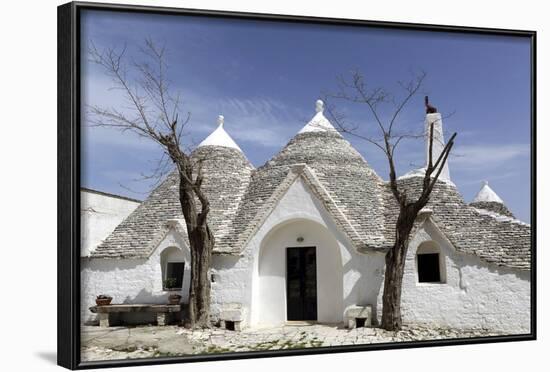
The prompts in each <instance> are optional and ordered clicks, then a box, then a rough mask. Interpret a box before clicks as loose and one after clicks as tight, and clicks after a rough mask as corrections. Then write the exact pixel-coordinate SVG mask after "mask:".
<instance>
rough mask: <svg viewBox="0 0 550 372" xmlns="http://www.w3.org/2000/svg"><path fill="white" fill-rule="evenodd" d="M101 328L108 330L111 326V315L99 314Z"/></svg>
mask: <svg viewBox="0 0 550 372" xmlns="http://www.w3.org/2000/svg"><path fill="white" fill-rule="evenodd" d="M99 326H100V327H103V328H108V327H109V326H110V324H109V313H99Z"/></svg>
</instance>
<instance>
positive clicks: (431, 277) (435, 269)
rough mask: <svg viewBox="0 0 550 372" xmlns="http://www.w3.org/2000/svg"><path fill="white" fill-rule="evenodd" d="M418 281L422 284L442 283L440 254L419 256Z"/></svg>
mask: <svg viewBox="0 0 550 372" xmlns="http://www.w3.org/2000/svg"><path fill="white" fill-rule="evenodd" d="M417 260H418V281H419V282H420V283H440V282H441V273H440V271H439V253H423V254H419V255H417Z"/></svg>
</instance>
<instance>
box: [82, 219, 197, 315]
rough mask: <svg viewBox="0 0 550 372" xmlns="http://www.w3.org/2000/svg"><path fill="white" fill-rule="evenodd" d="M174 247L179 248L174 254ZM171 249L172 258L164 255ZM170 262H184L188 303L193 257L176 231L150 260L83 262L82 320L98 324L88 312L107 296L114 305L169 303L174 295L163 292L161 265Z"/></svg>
mask: <svg viewBox="0 0 550 372" xmlns="http://www.w3.org/2000/svg"><path fill="white" fill-rule="evenodd" d="M171 247H177V248H178V250H179V254H177V253H176V254H175V253H174V252H173V250H172V249H169V248H171ZM167 249H169V250H168V251H170V256H169V257H164V256H163V255H162V253H163V252H164V251H165V250H167ZM165 258H168V259H173V260H174V261H184V262H185V272H184V276H183V288H182V290H181V292H180V294H181V295H182V302H187V300H188V295H189V282H190V280H189V279H190V272H189V269H190V254H189V249H188V248H187V247H186V245H185V243H184V241H183V239H182V238H181V236H180V234H179V233H178V232H176V231H174V229H170V231H169V232H168V233H167V234H166V236H165V237H164V239H163V240H162V242H161V243H160V244H159V246H158V247H157V249H155V251H153V253H152V254H151V256H150V257H149V258H148V259H101V258H82V259H81V274H80V278H81V301H80V303H81V320H82V321H83V322H84V323H87V322H95V321H96V315H95V314H93V313H91V312H90V311H89V308H90V306H93V305H95V297H96V296H97V295H99V294H106V295H109V296H111V297H113V301H112V302H113V303H156V304H162V303H167V302H168V295H169V294H170V293H173V292H169V291H165V290H164V289H163V283H162V281H163V277H162V273H163V269H162V266H161V263H164V262H165V261H166V260H165Z"/></svg>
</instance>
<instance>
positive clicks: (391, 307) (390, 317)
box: [382, 207, 416, 331]
mask: <svg viewBox="0 0 550 372" xmlns="http://www.w3.org/2000/svg"><path fill="white" fill-rule="evenodd" d="M415 217H416V211H415V209H414V208H413V207H409V208H406V209H403V208H402V209H401V211H400V213H399V216H398V219H397V224H396V235H395V243H394V245H393V247H392V248H391V249H390V250H389V251H388V253H386V257H385V258H386V273H385V275H384V293H383V295H382V305H383V306H382V328H384V329H386V330H388V331H396V330H399V329H401V325H402V320H401V289H402V283H403V273H404V269H405V260H406V257H407V248H408V245H409V236H410V233H411V230H412V228H413V225H414V220H415Z"/></svg>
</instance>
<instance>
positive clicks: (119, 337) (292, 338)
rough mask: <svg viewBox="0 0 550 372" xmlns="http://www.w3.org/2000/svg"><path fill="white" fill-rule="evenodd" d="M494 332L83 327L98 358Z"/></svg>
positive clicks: (86, 344)
mask: <svg viewBox="0 0 550 372" xmlns="http://www.w3.org/2000/svg"><path fill="white" fill-rule="evenodd" d="M496 335H501V333H499V332H494V331H489V330H485V329H475V330H459V329H448V328H439V329H434V328H426V327H419V326H414V327H412V326H404V327H403V329H402V330H401V331H399V332H388V331H385V330H382V329H379V328H357V329H351V330H350V329H346V328H343V327H342V326H337V325H327V324H313V325H288V326H284V327H279V328H261V329H245V330H243V331H241V332H234V331H227V330H222V329H219V328H212V329H208V330H200V331H190V330H188V329H185V328H182V327H179V326H164V327H158V326H138V327H111V328H100V327H93V326H83V327H82V330H81V342H82V343H81V345H82V348H81V352H82V361H98V360H114V359H138V358H150V357H159V356H178V355H189V354H204V353H225V352H239V351H263V350H282V349H297V348H308V347H328V346H342V345H361V344H371V343H381V342H402V341H419V340H440V339H454V338H470V337H484V336H496Z"/></svg>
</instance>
